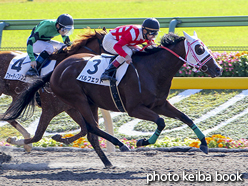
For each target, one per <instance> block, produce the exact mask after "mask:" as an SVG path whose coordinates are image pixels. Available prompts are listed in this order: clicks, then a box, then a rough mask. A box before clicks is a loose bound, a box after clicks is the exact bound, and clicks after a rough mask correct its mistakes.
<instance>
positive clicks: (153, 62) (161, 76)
mask: <svg viewBox="0 0 248 186" xmlns="http://www.w3.org/2000/svg"><path fill="white" fill-rule="evenodd" d="M91 57H94V55H92V54H76V55H72V56H70V57H68V58H66V59H65V60H63V61H62V62H61V63H60V64H59V65H58V66H57V67H56V68H55V70H54V71H53V73H51V77H50V76H49V75H47V76H44V77H43V78H41V79H40V80H39V81H37V82H36V83H34V84H33V85H32V86H31V87H30V88H29V89H28V90H26V91H24V92H23V93H22V94H21V97H19V99H18V100H16V101H15V103H14V105H13V106H12V108H13V109H10V110H8V112H6V113H5V115H4V116H3V118H2V119H4V120H8V119H13V117H14V118H15V117H18V116H17V115H16V111H17V110H23V109H24V108H25V107H27V105H28V104H29V102H30V101H31V97H33V96H34V94H35V92H36V91H37V90H38V89H39V88H41V87H42V86H44V84H45V83H46V82H47V81H49V80H50V86H51V89H52V91H53V93H54V94H55V95H56V96H57V97H59V98H60V99H61V100H62V101H63V102H65V103H67V104H68V105H70V106H72V107H74V108H75V109H76V110H78V111H79V112H80V113H81V115H82V116H83V118H84V121H83V122H84V124H85V125H86V126H87V129H88V131H90V132H92V133H94V134H96V135H98V136H101V137H103V138H105V139H107V140H108V141H110V142H112V143H113V144H114V145H119V142H118V141H119V140H118V139H116V138H115V137H113V136H111V135H109V134H108V133H106V132H104V131H102V130H101V129H99V127H98V117H97V115H98V112H97V110H98V108H103V109H106V110H111V111H115V112H118V109H117V108H116V105H115V103H114V102H113V99H112V96H111V94H110V91H109V87H107V86H101V85H95V84H88V83H85V82H82V81H79V80H77V79H76V78H77V77H78V75H79V74H80V72H81V71H82V70H83V68H84V66H85V65H86V63H87V61H88V59H89V58H91ZM132 59H133V65H134V67H135V69H136V70H137V71H138V73H139V80H138V78H137V73H136V72H137V71H136V70H134V68H132V67H130V66H129V67H128V69H127V72H126V74H125V76H124V77H123V79H122V80H121V82H120V83H119V85H118V88H119V94H120V97H121V99H122V103H123V106H124V108H125V110H126V111H127V113H128V114H129V116H131V117H136V118H139V119H143V120H148V121H153V122H154V123H156V124H157V129H156V131H155V132H154V134H153V135H152V136H151V137H150V138H149V139H148V140H147V139H140V140H138V142H137V146H145V145H149V144H154V143H155V142H156V140H157V138H158V137H159V135H160V133H161V131H162V130H163V129H164V128H165V122H164V120H163V119H162V118H161V117H160V116H159V115H164V116H167V117H171V118H175V119H178V120H181V121H182V122H184V123H186V124H187V125H188V126H189V127H190V128H191V129H192V130H193V131H194V132H195V134H196V136H197V137H198V138H199V139H200V141H201V145H200V149H201V150H202V151H203V152H204V153H208V147H207V143H206V140H205V136H204V134H203V133H202V132H201V130H200V129H199V128H198V127H197V126H196V125H195V124H194V122H193V121H192V120H191V119H190V118H189V117H188V116H187V115H185V114H184V113H182V112H180V111H179V110H178V109H176V108H175V107H174V106H173V105H171V104H170V103H169V102H168V100H167V96H168V94H169V90H170V86H171V81H172V79H173V77H174V75H175V74H176V72H177V71H178V70H179V69H180V67H181V66H182V65H183V64H184V63H185V62H186V63H187V64H188V65H190V66H191V67H193V70H195V71H197V70H200V71H202V72H205V73H207V74H209V75H210V76H211V77H217V76H220V75H221V73H222V69H221V67H220V66H219V65H218V64H217V63H216V61H215V60H214V58H213V57H212V56H211V53H210V52H209V51H208V49H207V47H206V46H205V45H204V44H203V43H202V41H201V40H199V39H198V38H197V35H196V34H195V33H194V36H189V35H188V34H187V33H184V37H179V36H177V35H175V34H173V33H169V34H166V35H164V36H163V37H162V39H161V45H160V46H158V47H152V48H149V47H148V48H147V49H146V52H137V53H135V54H134V55H133V56H132ZM139 82H140V85H141V91H140V90H139V85H138V83H139ZM18 115H20V114H18Z"/></svg>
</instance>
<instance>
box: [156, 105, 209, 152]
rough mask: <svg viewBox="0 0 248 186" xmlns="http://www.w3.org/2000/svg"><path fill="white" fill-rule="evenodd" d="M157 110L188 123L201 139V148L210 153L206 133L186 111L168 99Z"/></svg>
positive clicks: (159, 112)
mask: <svg viewBox="0 0 248 186" xmlns="http://www.w3.org/2000/svg"><path fill="white" fill-rule="evenodd" d="M154 110H155V112H157V113H158V114H162V115H164V116H167V117H170V118H174V119H179V120H181V121H182V122H184V123H185V124H187V125H188V126H189V127H190V128H191V129H192V130H193V131H194V133H195V134H196V136H197V137H198V139H199V140H200V141H201V146H200V149H201V150H202V151H203V152H204V153H206V154H208V147H207V142H206V139H205V135H204V134H203V133H202V131H201V130H200V129H199V128H198V127H197V125H195V124H194V122H193V121H192V120H191V119H190V118H189V117H188V116H187V115H186V114H184V113H182V112H181V111H179V110H178V109H176V108H175V107H174V106H173V105H171V104H170V103H169V102H168V101H166V102H165V104H164V105H163V106H162V107H158V108H155V109H154Z"/></svg>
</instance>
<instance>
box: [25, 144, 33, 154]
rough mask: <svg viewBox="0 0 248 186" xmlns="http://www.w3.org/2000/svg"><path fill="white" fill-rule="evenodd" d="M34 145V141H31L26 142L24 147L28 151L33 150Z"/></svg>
mask: <svg viewBox="0 0 248 186" xmlns="http://www.w3.org/2000/svg"><path fill="white" fill-rule="evenodd" d="M32 146H33V145H32V143H30V144H25V145H24V146H23V147H24V149H25V151H26V152H31V150H32Z"/></svg>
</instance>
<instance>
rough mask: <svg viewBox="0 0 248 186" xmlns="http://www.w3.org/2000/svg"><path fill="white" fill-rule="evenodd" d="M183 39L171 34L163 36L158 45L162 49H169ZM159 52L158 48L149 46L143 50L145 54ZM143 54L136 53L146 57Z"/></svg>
mask: <svg viewBox="0 0 248 186" xmlns="http://www.w3.org/2000/svg"><path fill="white" fill-rule="evenodd" d="M184 39H185V37H181V36H178V35H177V34H174V33H172V32H170V33H168V34H164V35H163V37H162V38H161V40H160V45H162V46H164V47H169V46H171V45H175V44H177V43H179V42H180V41H183V40H184ZM160 50H163V49H162V48H160V47H159V46H149V47H147V48H146V49H145V51H146V54H147V53H148V54H152V53H155V52H158V51H160ZM146 54H145V53H144V52H137V55H146Z"/></svg>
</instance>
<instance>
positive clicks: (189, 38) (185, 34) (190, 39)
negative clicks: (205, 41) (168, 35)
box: [183, 31, 194, 43]
mask: <svg viewBox="0 0 248 186" xmlns="http://www.w3.org/2000/svg"><path fill="white" fill-rule="evenodd" d="M183 34H184V37H185V38H186V39H187V41H188V42H190V43H192V42H193V40H194V39H193V38H192V37H191V36H190V35H189V34H187V33H186V32H184V31H183Z"/></svg>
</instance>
